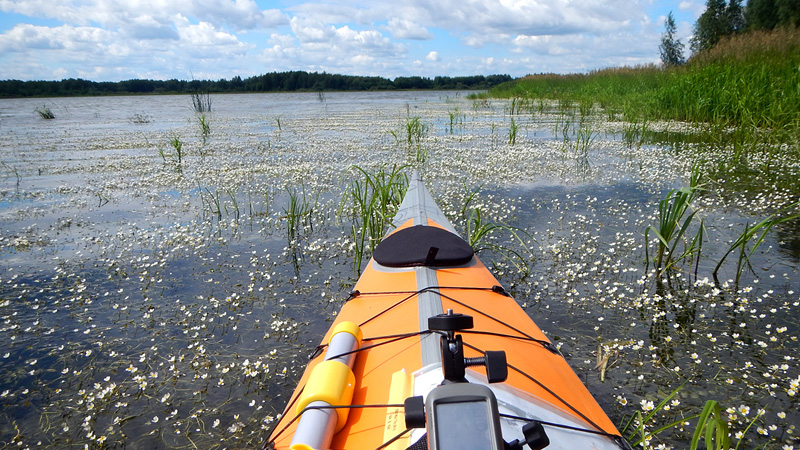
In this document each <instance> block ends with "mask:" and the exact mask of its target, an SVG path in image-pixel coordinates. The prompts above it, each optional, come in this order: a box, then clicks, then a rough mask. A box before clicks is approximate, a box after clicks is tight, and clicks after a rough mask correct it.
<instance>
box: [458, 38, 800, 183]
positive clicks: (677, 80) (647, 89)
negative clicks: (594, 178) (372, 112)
mask: <svg viewBox="0 0 800 450" xmlns="http://www.w3.org/2000/svg"><path fill="white" fill-rule="evenodd" d="M489 97H493V98H506V99H512V101H513V102H514V103H515V105H516V108H517V110H518V111H523V110H528V111H530V112H531V113H532V114H536V113H537V111H539V110H540V109H541V108H542V107H543V105H544V104H545V102H554V103H556V104H557V105H558V106H559V107H560V108H562V109H578V108H579V109H580V110H581V111H591V110H593V109H594V108H595V107H599V111H602V114H604V115H605V116H606V117H607V120H609V121H611V122H623V123H625V124H626V125H625V126H626V127H627V129H629V130H630V131H631V133H632V134H636V136H634V138H635V140H637V141H638V142H639V145H640V146H641V145H642V144H667V145H669V146H670V147H672V148H673V149H675V150H676V151H681V150H682V149H689V148H691V149H692V150H691V151H692V153H693V156H692V157H693V159H694V160H695V162H696V163H698V164H699V165H700V166H702V167H703V169H702V172H703V174H702V175H703V176H704V177H706V178H707V179H710V180H714V181H715V182H716V183H719V184H720V185H721V184H725V185H727V186H729V187H731V188H733V190H734V191H738V192H743V193H747V192H748V191H750V193H752V192H754V191H762V190H764V189H767V190H770V189H772V190H775V189H785V190H787V191H789V192H791V193H792V194H793V195H795V196H798V195H800V167H799V166H798V164H797V161H800V29H799V28H782V29H775V30H772V31H761V30H758V31H751V32H747V33H741V34H735V35H733V36H730V37H728V38H725V39H723V40H721V41H720V42H719V43H718V44H717V45H715V46H714V47H713V48H711V49H709V50H706V51H702V52H700V53H698V54H696V55H694V56H693V57H692V58H691V59H690V60H689V61H688V62H687V63H686V64H683V65H680V66H675V67H659V66H655V65H651V66H639V67H624V68H612V69H604V70H598V71H593V72H590V73H587V74H574V75H554V74H540V75H531V76H527V77H525V78H521V79H518V80H514V81H511V82H507V83H503V84H500V85H498V86H495V87H494V88H492V89H491V90H489V91H488V92H487V93H486V94H471V95H470V96H469V98H472V99H475V100H480V99H485V98H489ZM720 150H722V151H724V152H723V153H724V154H725V155H727V156H726V158H725V159H724V160H720V159H719V153H716V156H713V155H715V151H720Z"/></svg>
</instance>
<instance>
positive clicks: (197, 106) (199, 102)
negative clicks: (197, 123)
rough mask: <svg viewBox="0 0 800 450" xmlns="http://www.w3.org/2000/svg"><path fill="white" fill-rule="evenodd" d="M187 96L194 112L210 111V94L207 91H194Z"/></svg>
mask: <svg viewBox="0 0 800 450" xmlns="http://www.w3.org/2000/svg"><path fill="white" fill-rule="evenodd" d="M189 95H191V97H192V108H193V109H194V111H195V112H198V113H203V112H209V111H211V94H209V93H208V91H195V92H192V93H191V94H189Z"/></svg>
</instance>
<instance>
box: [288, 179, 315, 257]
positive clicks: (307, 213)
mask: <svg viewBox="0 0 800 450" xmlns="http://www.w3.org/2000/svg"><path fill="white" fill-rule="evenodd" d="M286 193H287V194H288V195H289V200H288V202H287V204H286V206H285V207H284V208H283V213H284V215H283V217H282V219H284V220H286V235H287V239H288V240H289V243H293V242H295V241H296V240H297V238H298V237H299V236H301V235H302V234H303V233H304V232H305V231H306V230H309V231H313V229H314V225H313V222H312V220H311V215H312V213H313V212H314V208H315V205H316V199H315V200H314V201H313V203H312V201H311V200H310V199H309V198H308V196H307V195H306V189H305V186H304V185H301V186H300V190H298V189H296V188H293V187H290V186H287V187H286Z"/></svg>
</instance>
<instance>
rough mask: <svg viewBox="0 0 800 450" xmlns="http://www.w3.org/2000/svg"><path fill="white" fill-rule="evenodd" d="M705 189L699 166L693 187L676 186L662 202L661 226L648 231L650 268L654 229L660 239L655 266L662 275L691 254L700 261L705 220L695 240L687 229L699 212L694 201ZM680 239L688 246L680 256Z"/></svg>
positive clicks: (646, 248)
mask: <svg viewBox="0 0 800 450" xmlns="http://www.w3.org/2000/svg"><path fill="white" fill-rule="evenodd" d="M702 189H703V188H702V186H701V185H700V174H699V169H698V168H697V166H695V168H694V169H693V171H692V179H691V183H690V185H689V187H684V188H681V189H673V190H671V191H669V192H668V193H667V195H666V197H664V199H662V200H661V201H660V202H659V204H658V225H657V226H652V225H651V226H648V227H647V228H646V229H645V232H644V238H645V258H646V259H647V267H648V268H649V265H650V254H649V240H650V232H653V234H655V236H656V238H658V243H657V249H656V256H655V268H656V270H657V271H658V273H659V274H662V273H663V272H664V271H666V270H668V269H671V268H673V267H674V266H675V265H676V264H677V263H678V262H680V261H681V260H683V259H685V258H687V257H696V258H697V260H698V261H699V258H700V253H701V252H702V246H703V238H704V236H703V235H704V230H705V227H704V225H703V221H702V220H701V221H700V224H699V227H698V231H697V233H696V234H695V236H694V237H693V238H692V239H691V241H688V242H687V241H686V232H687V231H688V229H689V226H690V225H691V223H692V219H694V216H695V214H697V210H692V208H691V203H692V201H693V200H694V199H695V198H696V197H697V195H698V194H699V192H700V191H701V190H702ZM680 242H684V249H683V253H682V254H680V255H677V254H676V253H675V250H676V248H677V246H678V243H680Z"/></svg>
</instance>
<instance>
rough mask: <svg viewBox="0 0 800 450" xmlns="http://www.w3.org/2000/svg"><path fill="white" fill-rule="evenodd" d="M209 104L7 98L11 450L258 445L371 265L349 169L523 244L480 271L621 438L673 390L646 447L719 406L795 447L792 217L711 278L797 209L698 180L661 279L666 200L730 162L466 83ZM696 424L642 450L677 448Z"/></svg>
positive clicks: (1, 263)
mask: <svg viewBox="0 0 800 450" xmlns="http://www.w3.org/2000/svg"><path fill="white" fill-rule="evenodd" d="M211 101H212V105H211V111H209V112H206V113H204V114H202V115H201V114H200V113H196V112H195V111H194V110H193V109H192V102H191V99H190V98H189V97H188V96H152V97H103V98H63V99H62V98H58V99H19V100H0V164H1V165H2V166H1V167H0V169H1V171H0V175H1V176H0V223H1V224H2V227H1V228H0V319H1V320H2V323H0V340H2V342H3V343H4V344H3V346H2V349H0V353H1V354H0V403H2V413H0V442H2V444H3V445H8V446H11V445H12V444H13V446H14V447H15V448H67V447H76V448H78V447H80V448H83V447H84V445H88V446H89V447H90V448H105V447H108V448H112V447H116V448H131V449H138V448H142V449H145V448H146V449H153V448H176V447H181V448H243V447H258V446H260V445H263V443H264V440H265V439H266V436H267V434H268V431H269V430H270V428H271V426H272V423H273V421H274V419H275V417H276V416H277V415H278V414H280V411H281V410H282V409H283V407H284V406H285V403H286V401H287V397H288V395H289V394H290V392H291V390H292V388H293V387H294V384H295V382H296V380H297V378H298V377H299V375H300V374H301V373H302V369H303V367H304V365H305V361H306V359H307V356H308V355H309V354H310V353H311V351H312V350H313V349H314V347H315V346H316V345H317V343H318V342H319V340H320V339H321V336H322V334H324V332H325V330H326V329H327V327H328V325H329V323H330V321H331V320H332V318H333V317H334V316H335V314H336V312H337V311H338V309H339V308H340V306H341V304H342V302H343V300H344V298H346V296H347V293H348V292H349V290H350V287H351V286H352V285H353V284H354V282H355V278H356V276H357V273H358V272H359V270H360V268H358V267H354V261H355V255H354V247H355V246H354V241H353V237H352V235H351V225H352V221H353V217H352V212H351V210H350V209H349V208H348V205H349V202H348V200H347V195H348V194H347V193H348V189H349V188H350V186H351V183H352V181H353V180H354V179H363V175H362V174H361V173H360V172H359V171H358V170H356V169H354V168H353V166H354V165H357V166H359V167H361V168H363V169H364V170H366V171H368V172H375V171H377V170H378V169H379V168H380V167H382V166H384V165H385V167H384V168H385V170H391V168H392V166H393V165H409V166H413V167H415V168H418V169H419V170H420V171H421V173H422V175H423V178H424V179H425V180H426V182H427V184H428V186H429V188H430V189H431V191H432V193H433V194H434V196H435V197H436V198H437V200H438V202H439V204H440V205H441V206H442V208H443V209H444V210H445V212H446V214H447V215H448V216H449V217H450V218H451V221H452V222H453V223H454V225H455V226H456V227H457V228H459V229H461V230H464V229H465V228H466V224H467V222H468V220H469V217H470V216H469V211H470V210H471V209H472V208H479V209H480V210H481V213H482V217H483V218H484V220H488V221H492V222H495V223H502V224H507V225H510V226H513V227H517V228H519V229H521V230H524V231H525V232H526V233H528V235H529V236H530V238H529V239H526V241H527V247H525V246H522V245H521V244H520V243H519V242H517V241H516V240H515V239H514V238H513V236H511V235H510V234H509V233H502V232H498V233H497V234H496V235H494V236H492V237H491V239H492V241H491V243H493V244H498V245H501V246H504V247H505V248H508V249H511V250H513V251H514V252H516V254H518V255H520V256H521V257H522V258H523V259H522V260H519V259H517V258H516V257H514V256H508V255H509V254H504V253H503V252H495V253H492V252H488V251H487V252H485V253H484V254H482V255H481V257H482V259H483V260H484V261H485V262H487V263H488V264H489V265H490V266H493V267H494V271H495V273H496V274H497V275H498V278H499V279H500V280H501V282H503V283H504V284H505V285H506V287H508V288H510V290H511V291H512V292H513V293H514V295H515V297H516V298H517V300H518V301H519V303H520V304H522V305H523V306H524V307H525V309H526V311H527V312H528V314H529V315H530V316H531V317H532V318H533V319H534V320H535V321H536V322H537V323H538V324H539V326H540V327H541V328H542V329H543V330H544V331H545V332H546V333H548V334H549V335H550V336H551V339H552V340H553V341H554V342H555V343H556V344H557V345H559V346H560V349H561V351H562V352H563V353H564V355H565V356H566V358H567V359H568V361H569V362H570V364H571V365H572V367H573V368H574V369H575V371H576V372H577V373H578V374H579V375H580V376H581V378H582V379H583V380H584V381H585V383H586V384H587V386H588V387H589V389H590V391H591V392H592V393H593V394H594V395H595V397H596V398H597V400H598V402H599V403H600V404H601V405H602V406H603V407H604V408H605V409H606V411H607V412H608V413H609V415H611V417H612V419H613V420H614V421H615V422H616V423H618V424H619V426H620V428H622V427H623V426H624V424H625V422H626V420H627V418H628V417H630V415H632V414H634V413H635V412H637V411H639V412H642V413H643V414H645V415H646V414H647V413H649V412H650V411H651V410H653V409H655V408H656V406H657V405H658V404H659V402H660V401H661V400H662V399H664V398H666V397H667V396H668V395H669V394H670V393H672V392H673V391H675V390H676V389H678V388H679V387H681V386H682V388H680V391H679V392H678V393H677V395H675V396H674V397H673V398H672V399H671V401H670V402H668V403H667V406H665V407H663V408H661V409H659V411H658V412H657V413H656V414H655V415H654V416H653V417H652V418H651V419H650V420H648V422H647V429H648V430H650V431H654V430H656V429H658V428H659V427H660V426H661V425H664V424H667V423H671V422H674V421H677V420H679V419H680V418H681V417H689V416H691V415H693V414H697V413H699V412H700V410H701V409H702V407H703V404H704V403H705V402H706V400H717V401H719V402H720V404H721V406H722V407H723V409H724V410H726V412H725V417H726V419H727V420H728V421H729V423H730V426H731V433H732V434H733V436H734V437H733V442H739V441H740V440H741V445H740V448H755V447H756V446H766V448H792V447H793V448H800V441H798V438H797V437H796V435H797V433H798V432H797V430H795V425H796V424H798V423H800V415H799V414H798V412H797V411H798V405H797V399H798V392H800V368H799V367H798V362H797V358H798V356H797V355H798V354H800V351H799V350H800V348H799V347H800V346H799V345H798V341H797V339H798V331H800V314H798V311H799V310H800V274H798V265H800V229H799V228H798V224H797V222H798V221H794V222H789V223H786V224H782V225H780V226H776V227H773V228H772V229H771V230H770V231H769V233H767V235H766V236H765V238H764V241H763V243H761V244H760V246H758V248H757V249H756V251H755V252H753V254H752V255H751V256H750V259H749V266H745V267H744V268H743V271H742V275H741V279H740V281H739V283H738V284H737V283H736V282H735V279H736V272H737V268H736V260H737V257H738V253H735V254H732V255H731V256H729V257H728V259H727V260H726V261H725V262H724V263H723V265H722V268H721V271H720V280H719V281H720V282H719V284H718V285H715V283H714V281H713V277H712V272H713V269H714V266H715V265H716V264H717V262H718V261H719V260H720V258H722V256H723V255H724V254H725V252H726V250H727V249H728V247H729V246H730V245H731V243H732V242H733V241H734V240H735V239H736V238H737V237H738V236H739V235H740V234H741V233H742V232H743V231H744V229H745V226H746V224H755V223H758V222H759V221H761V220H762V219H764V218H767V217H768V216H769V215H770V214H772V213H775V212H776V211H779V210H780V208H782V207H783V206H785V205H787V204H789V203H791V202H792V201H797V198H796V195H793V194H792V193H791V192H787V191H785V190H783V189H781V188H779V187H777V186H770V185H768V184H767V183H763V186H762V187H761V188H759V187H758V186H756V187H755V188H754V187H753V186H752V185H751V186H749V187H747V188H745V187H742V186H743V184H742V183H738V184H737V183H729V182H726V180H722V179H710V180H706V181H707V184H706V185H705V189H706V190H705V191H703V192H702V193H701V195H699V197H698V198H697V199H696V200H695V202H694V203H693V208H694V209H693V211H696V214H695V216H694V217H695V220H694V221H693V222H692V223H691V225H690V227H689V229H688V231H687V233H686V236H687V239H689V240H690V239H691V238H692V237H694V236H695V235H696V234H697V231H698V230H699V228H700V225H699V224H700V219H702V220H703V227H704V228H703V229H704V236H703V237H704V239H703V242H704V243H703V248H702V253H701V254H700V257H699V260H698V261H695V260H690V258H686V259H684V260H682V261H679V262H678V264H677V265H676V267H675V268H674V270H671V271H669V272H668V273H666V274H664V275H663V277H662V276H659V275H658V274H656V273H655V271H654V269H653V264H652V263H651V264H649V265H647V264H646V256H645V247H646V246H648V245H649V247H648V248H649V255H650V256H651V258H652V256H653V255H654V251H655V248H656V243H655V240H654V237H653V235H652V234H650V242H649V244H648V243H646V241H645V230H646V228H647V227H648V226H650V225H657V223H658V206H659V201H661V200H662V199H664V197H665V195H666V194H667V193H668V192H669V191H670V190H671V189H675V188H681V187H685V186H688V184H689V179H690V174H691V168H692V165H693V164H695V163H699V164H700V165H701V166H702V167H706V168H709V167H715V164H716V163H717V162H719V161H721V160H724V159H725V158H727V157H728V156H727V154H726V153H725V150H724V149H717V150H710V149H707V148H705V146H704V145H703V144H702V143H696V142H695V143H681V145H677V144H676V143H675V142H673V143H672V144H666V143H663V144H658V143H653V142H651V141H648V140H644V139H638V140H637V139H632V138H631V133H630V131H631V129H632V125H631V124H626V123H624V122H622V121H621V120H620V119H619V118H618V117H615V116H614V115H613V114H609V113H607V112H603V111H600V110H595V111H593V112H590V113H587V112H586V111H584V112H580V111H579V110H578V109H577V108H569V107H566V106H565V105H557V104H544V103H538V104H536V105H533V104H531V105H527V106H526V107H525V108H523V109H522V110H520V109H519V105H516V104H512V103H511V102H508V101H500V100H489V101H483V100H476V101H473V100H469V99H467V98H466V97H465V95H464V93H457V92H402V93H378V92H376V93H325V94H252V95H213V96H211ZM42 106H47V107H48V108H49V109H50V110H51V111H52V112H53V113H54V114H55V119H53V120H44V119H42V118H40V117H39V115H38V114H37V113H36V112H35V109H36V108H37V107H42ZM512 113H513V114H512ZM202 123H206V124H207V125H208V128H207V129H206V130H205V132H204V129H203V126H202ZM414 124H416V125H414ZM650 127H652V128H653V131H659V132H662V131H665V130H666V131H668V132H673V131H676V132H680V133H687V132H688V133H691V127H690V126H687V125H685V124H682V125H677V124H651V125H650ZM715 151H716V152H718V153H713V152H715ZM698 155H702V157H700V156H698ZM775 164H778V166H779V167H780V164H785V166H786V167H787V169H786V170H796V162H791V161H787V162H780V161H779V162H776V163H775ZM793 164H794V165H793ZM409 170H410V169H409ZM773 170H775V169H774V165H773ZM762 175H763V174H762ZM748 177H749V178H748V179H751V178H752V179H758V178H759V174H758V173H754V174H750V175H748ZM765 178H767V179H768V178H769V177H768V175H765ZM728 181H729V180H728ZM472 192H477V195H476V196H475V197H474V199H473V200H472V201H471V202H470V203H469V205H467V206H468V207H466V208H465V202H466V199H467V198H468V197H469V194H470V193H472ZM292 201H294V204H295V205H299V206H298V208H299V209H301V210H302V212H303V214H302V218H301V219H300V220H297V221H292V220H290V216H291V215H290V212H291V208H292V206H291V204H292ZM295 212H297V210H296V211H295ZM755 244H756V241H755V240H753V241H751V242H750V244H749V245H748V247H747V249H748V251H749V250H750V249H752V248H754V246H755ZM676 248H677V250H676V251H677V252H678V253H682V252H683V249H685V244H683V243H680V244H678V245H677V247H676ZM520 265H527V266H528V267H529V273H527V274H524V273H522V272H520V270H519V266H520ZM662 278H663V281H662ZM598 354H599V357H598ZM604 356H607V358H605V363H606V364H605V366H602V365H600V364H598V361H602V360H603V359H604V358H603V357H604ZM597 366H601V367H603V368H604V370H602V371H601V370H598V367H597ZM601 372H602V373H601ZM695 422H696V421H690V425H689V426H679V427H677V428H675V429H672V430H671V431H668V432H665V433H662V434H659V435H658V436H656V437H654V438H653V439H652V440H651V441H649V443H648V446H651V447H654V448H655V447H657V446H658V445H662V444H663V445H664V446H665V447H666V448H669V447H674V448H686V447H687V444H686V442H687V441H688V440H689V439H691V433H692V432H693V430H694V423H695Z"/></svg>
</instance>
